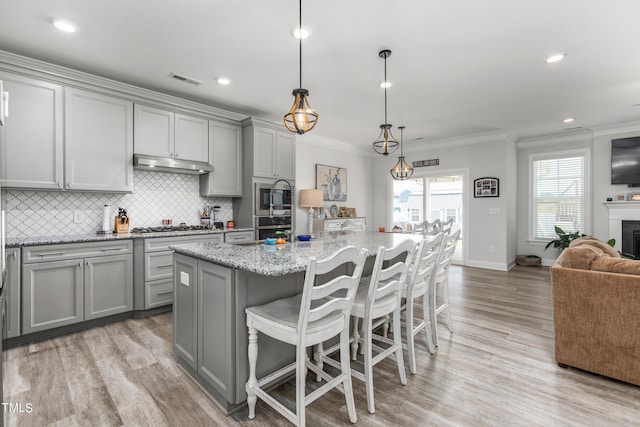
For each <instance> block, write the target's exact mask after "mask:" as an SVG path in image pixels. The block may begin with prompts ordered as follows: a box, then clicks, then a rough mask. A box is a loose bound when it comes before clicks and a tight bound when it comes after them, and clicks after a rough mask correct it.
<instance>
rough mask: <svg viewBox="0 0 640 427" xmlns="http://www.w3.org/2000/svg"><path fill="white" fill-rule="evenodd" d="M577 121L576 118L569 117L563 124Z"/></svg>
mask: <svg viewBox="0 0 640 427" xmlns="http://www.w3.org/2000/svg"><path fill="white" fill-rule="evenodd" d="M575 119H576V118H575V117H567V118H566V119H564V120H563V121H562V123H571V122H573V121H574V120H575Z"/></svg>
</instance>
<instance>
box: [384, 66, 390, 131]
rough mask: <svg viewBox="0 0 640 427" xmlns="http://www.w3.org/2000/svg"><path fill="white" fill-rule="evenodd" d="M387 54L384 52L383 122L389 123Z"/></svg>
mask: <svg viewBox="0 0 640 427" xmlns="http://www.w3.org/2000/svg"><path fill="white" fill-rule="evenodd" d="M387 86H388V82H387V54H386V53H385V54H384V124H387V123H389V122H388V121H387Z"/></svg>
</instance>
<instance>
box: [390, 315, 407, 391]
mask: <svg viewBox="0 0 640 427" xmlns="http://www.w3.org/2000/svg"><path fill="white" fill-rule="evenodd" d="M393 341H394V343H395V345H396V348H397V350H396V360H397V361H398V372H399V373H400V384H402V385H407V373H406V372H405V370H404V358H403V357H402V331H401V327H400V306H398V308H397V309H396V311H394V312H393Z"/></svg>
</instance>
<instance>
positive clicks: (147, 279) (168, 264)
mask: <svg viewBox="0 0 640 427" xmlns="http://www.w3.org/2000/svg"><path fill="white" fill-rule="evenodd" d="M223 239H224V235H223V234H222V233H212V234H198V235H190V236H178V237H157V238H149V239H136V241H135V242H134V251H135V254H136V255H135V258H136V260H140V261H136V266H134V296H135V300H136V302H135V304H134V309H135V310H149V309H151V308H156V307H161V306H165V305H169V304H173V299H174V295H173V251H172V250H171V249H169V246H171V245H179V244H183V243H198V242H211V243H222V242H223Z"/></svg>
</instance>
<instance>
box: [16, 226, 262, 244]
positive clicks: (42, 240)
mask: <svg viewBox="0 0 640 427" xmlns="http://www.w3.org/2000/svg"><path fill="white" fill-rule="evenodd" d="M236 231H253V228H235V229H233V230H226V229H224V230H187V231H163V232H156V233H126V234H115V233H113V234H97V233H92V234H71V235H64V236H29V237H9V238H7V239H6V243H5V244H6V246H7V248H16V247H22V246H37V245H55V244H59V243H86V242H102V241H107V240H123V239H149V238H155V237H181V236H194V235H203V234H220V233H234V232H236Z"/></svg>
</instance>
